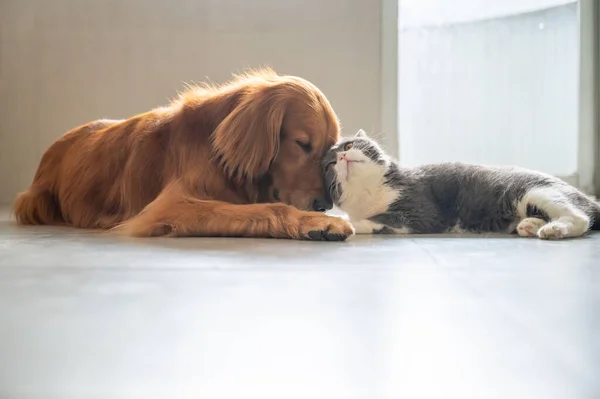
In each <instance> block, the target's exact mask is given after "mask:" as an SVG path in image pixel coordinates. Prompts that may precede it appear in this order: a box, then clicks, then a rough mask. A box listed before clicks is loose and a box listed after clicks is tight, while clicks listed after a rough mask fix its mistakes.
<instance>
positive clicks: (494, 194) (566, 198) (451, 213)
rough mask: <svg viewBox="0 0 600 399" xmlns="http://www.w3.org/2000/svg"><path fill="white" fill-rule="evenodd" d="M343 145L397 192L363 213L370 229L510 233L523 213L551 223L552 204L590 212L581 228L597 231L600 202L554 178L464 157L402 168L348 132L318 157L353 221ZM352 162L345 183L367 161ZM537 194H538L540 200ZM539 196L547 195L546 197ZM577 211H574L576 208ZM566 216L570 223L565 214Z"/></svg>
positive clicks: (334, 195)
mask: <svg viewBox="0 0 600 399" xmlns="http://www.w3.org/2000/svg"><path fill="white" fill-rule="evenodd" d="M347 143H352V145H353V147H352V148H353V149H354V150H360V151H361V153H362V154H363V155H365V156H366V157H367V158H368V160H370V161H371V162H372V163H374V164H377V165H378V166H379V167H380V168H384V169H385V170H384V172H383V173H382V178H381V181H380V183H379V184H381V185H384V186H386V187H388V188H390V189H392V190H395V191H394V192H397V197H395V199H392V200H391V201H388V203H387V209H385V210H383V211H381V210H380V212H378V213H377V214H371V215H362V217H364V218H365V219H368V220H369V221H371V222H373V228H372V229H371V230H372V232H374V233H378V232H379V233H391V232H394V231H398V229H404V230H408V232H410V233H445V232H449V231H451V230H453V229H455V230H456V229H459V230H462V231H469V232H516V228H517V225H518V224H519V222H521V221H522V220H523V219H524V218H525V217H533V218H536V219H543V220H544V221H545V222H551V221H552V220H556V219H557V218H558V217H561V216H565V215H557V210H556V209H555V208H556V207H557V206H558V207H559V208H560V209H562V208H561V207H563V205H564V207H565V209H567V210H568V209H575V210H576V211H580V212H581V213H583V214H585V215H586V216H587V217H588V218H589V219H588V225H587V228H586V229H585V231H587V230H588V229H589V228H593V229H600V223H599V222H600V206H599V205H598V204H597V203H596V202H594V201H593V200H592V199H590V198H589V197H587V196H586V195H584V194H583V193H581V192H580V191H579V190H577V189H575V188H574V187H572V186H570V185H568V184H566V183H565V182H563V181H562V180H559V179H557V178H555V177H552V176H549V175H546V174H543V173H539V172H535V171H530V170H526V169H522V168H517V167H491V166H483V165H471V164H464V163H441V164H430V165H423V166H419V167H415V168H405V167H401V166H399V165H398V164H397V163H396V162H394V161H392V160H391V159H390V158H389V157H388V156H387V155H386V154H385V153H384V152H383V151H382V150H381V148H380V147H379V146H378V145H377V143H376V142H375V141H373V140H372V139H370V138H369V137H367V136H366V134H365V133H364V132H363V131H360V132H359V133H358V134H357V136H355V137H354V138H348V139H343V140H341V141H340V142H339V143H337V144H336V145H335V146H334V147H333V148H331V150H330V151H329V152H328V153H327V154H326V156H325V158H324V160H323V168H324V175H325V181H326V184H327V187H328V188H329V191H330V194H331V196H332V199H333V201H334V203H335V204H336V205H337V206H339V207H340V208H341V209H342V210H345V211H347V212H348V213H349V215H350V217H351V221H352V222H353V223H355V222H357V221H355V220H352V218H353V215H352V211H351V210H349V209H345V206H344V205H345V202H346V203H349V202H350V201H349V199H350V197H348V195H358V191H360V190H363V188H362V187H364V185H356V184H355V185H354V187H355V188H354V190H358V191H357V192H352V193H344V182H343V181H341V179H340V178H339V176H338V172H336V169H337V167H338V165H336V164H337V162H338V154H339V155H340V156H341V153H342V152H344V147H345V145H346V144H347ZM350 151H351V150H349V151H348V153H350ZM355 154H356V153H355ZM357 156H358V155H357ZM340 162H342V161H340ZM358 162H359V163H354V164H352V166H351V167H350V166H349V167H348V168H349V169H348V172H347V173H348V183H345V184H346V185H347V186H348V187H349V184H350V183H349V182H350V180H349V179H351V178H352V174H353V172H354V171H355V170H357V169H353V168H364V167H366V166H365V165H366V164H367V163H368V162H366V163H365V161H358ZM340 167H341V166H340ZM370 167H374V166H373V165H371V166H370ZM355 175H356V176H358V174H355ZM356 187H358V188H356ZM539 188H545V190H538V192H539V193H541V194H540V195H541V197H542V199H541V200H536V201H532V202H531V203H527V204H523V203H521V204H520V206H521V208H520V209H526V214H523V213H525V212H521V214H519V211H518V209H517V208H518V206H519V205H518V204H519V203H520V202H521V201H522V200H523V199H524V198H525V196H526V194H528V193H531V192H532V190H533V189H539ZM344 194H346V195H345V197H346V198H345V199H344ZM540 195H537V196H536V198H538V199H539V197H540ZM545 195H548V196H549V198H548V199H547V201H548V202H547V203H546V199H544V196H545ZM365 205H368V204H365ZM546 205H548V206H546ZM567 213H568V212H567ZM575 214H576V215H579V213H577V212H575ZM567 216H568V215H567ZM565 217H566V216H565ZM569 217H570V216H569ZM564 220H565V219H561V221H564ZM566 221H567V222H569V219H566ZM539 223H542V222H541V221H539ZM560 226H562V225H560ZM560 226H559V227H560ZM563 227H564V226H563ZM555 228H556V226H555ZM536 231H537V229H536ZM581 234H583V233H581ZM581 234H572V235H570V234H569V233H568V232H565V231H562V232H558V233H557V234H556V235H554V236H552V235H551V234H550V236H548V237H546V236H545V234H540V233H538V234H537V235H538V236H540V237H541V238H562V237H563V236H578V235H581ZM530 235H531V234H530Z"/></svg>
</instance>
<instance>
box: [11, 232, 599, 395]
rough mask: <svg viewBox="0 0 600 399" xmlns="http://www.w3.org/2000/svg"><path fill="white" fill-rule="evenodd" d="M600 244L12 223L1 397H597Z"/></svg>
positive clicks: (585, 240)
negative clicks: (313, 237) (315, 237)
mask: <svg viewBox="0 0 600 399" xmlns="http://www.w3.org/2000/svg"><path fill="white" fill-rule="evenodd" d="M598 337H600V234H597V235H590V236H589V237H587V238H582V239H576V240H565V241H556V242H548V241H540V240H537V239H520V238H517V237H514V236H488V237H485V236H470V237H469V236H446V237H391V236H383V237H369V236H367V237H356V238H354V239H351V240H350V241H348V242H345V243H311V242H294V241H284V240H253V239H201V238H186V239H144V240H133V239H121V238H116V237H111V236H107V235H100V234H97V233H92V232H85V231H77V230H71V229H63V228H48V227H42V228H20V227H17V226H15V225H14V224H12V223H11V222H8V221H6V220H4V221H2V222H0V354H1V358H2V361H1V362H0V396H1V397H3V398H44V399H49V398H57V399H58V398H60V399H70V398H73V399H75V398H77V399H81V398H86V399H87V398H103V399H104V398H207V399H208V398H211V399H212V398H261V399H266V398H278V399H279V398H286V399H290V398H302V399H306V398H327V399H331V398H344V399H348V398H368V399H377V398H463V399H464V398H486V399H487V398H512V399H514V398H528V399H531V398H543V399H553V398H578V399H584V398H590V399H592V398H596V399H597V398H599V397H600V379H599V378H598V376H599V375H600V340H599V339H598Z"/></svg>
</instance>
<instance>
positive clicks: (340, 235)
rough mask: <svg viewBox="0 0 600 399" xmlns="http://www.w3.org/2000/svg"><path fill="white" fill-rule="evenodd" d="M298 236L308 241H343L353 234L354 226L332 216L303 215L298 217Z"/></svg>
mask: <svg viewBox="0 0 600 399" xmlns="http://www.w3.org/2000/svg"><path fill="white" fill-rule="evenodd" d="M299 233H300V238H301V239H304V240H310V241H344V240H346V239H347V238H348V237H350V236H352V235H353V234H354V228H353V227H352V225H351V224H350V223H348V222H347V221H345V220H344V219H342V218H338V217H334V216H325V215H317V216H312V215H311V216H303V217H302V218H300V232H299Z"/></svg>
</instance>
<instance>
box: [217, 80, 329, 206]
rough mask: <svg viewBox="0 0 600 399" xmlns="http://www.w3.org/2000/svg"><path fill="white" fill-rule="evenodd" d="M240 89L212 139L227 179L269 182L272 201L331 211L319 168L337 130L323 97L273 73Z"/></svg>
mask: <svg viewBox="0 0 600 399" xmlns="http://www.w3.org/2000/svg"><path fill="white" fill-rule="evenodd" d="M240 84H241V85H243V88H242V90H241V93H242V94H241V96H240V100H239V102H238V103H237V106H236V107H235V108H234V109H233V111H232V112H231V113H230V114H229V115H228V116H227V117H226V118H225V119H224V120H223V122H221V123H220V124H219V126H218V127H217V129H216V131H215V132H214V134H213V144H214V147H215V149H216V151H217V154H218V155H219V157H220V160H221V164H222V166H223V167H224V168H225V170H226V172H227V174H228V175H229V177H230V178H232V179H234V180H237V181H242V180H244V179H250V180H252V179H259V178H263V177H268V180H269V181H270V183H271V184H270V187H269V188H268V197H269V200H270V201H273V202H279V201H281V202H284V203H286V204H290V205H293V206H295V207H297V208H299V209H304V210H317V211H325V210H327V209H330V208H331V206H332V203H331V200H330V198H329V196H328V194H327V193H326V191H325V189H324V183H323V176H322V173H321V168H320V164H321V159H322V157H323V155H324V154H325V152H326V151H327V150H328V149H329V148H330V147H331V146H333V144H335V142H336V141H337V140H338V138H339V131H340V125H339V122H338V119H337V117H336V115H335V113H334V111H333V109H332V107H331V105H330V104H329V101H328V100H327V98H326V97H325V95H324V94H323V93H322V92H321V91H320V90H319V89H318V88H317V87H316V86H314V85H313V84H312V83H310V82H308V81H306V80H304V79H301V78H298V77H294V76H279V75H276V74H275V73H274V72H267V73H265V72H263V73H260V74H255V75H251V76H247V77H245V78H244V79H243V80H241V81H240Z"/></svg>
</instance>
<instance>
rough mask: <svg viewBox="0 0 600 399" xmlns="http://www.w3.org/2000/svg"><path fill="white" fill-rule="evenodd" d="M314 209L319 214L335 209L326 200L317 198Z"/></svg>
mask: <svg viewBox="0 0 600 399" xmlns="http://www.w3.org/2000/svg"><path fill="white" fill-rule="evenodd" d="M312 208H313V210H315V211H317V212H325V211H328V210H330V209H331V208H333V203H332V202H331V201H329V200H328V199H325V198H317V199H315V200H314V201H313V203H312Z"/></svg>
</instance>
